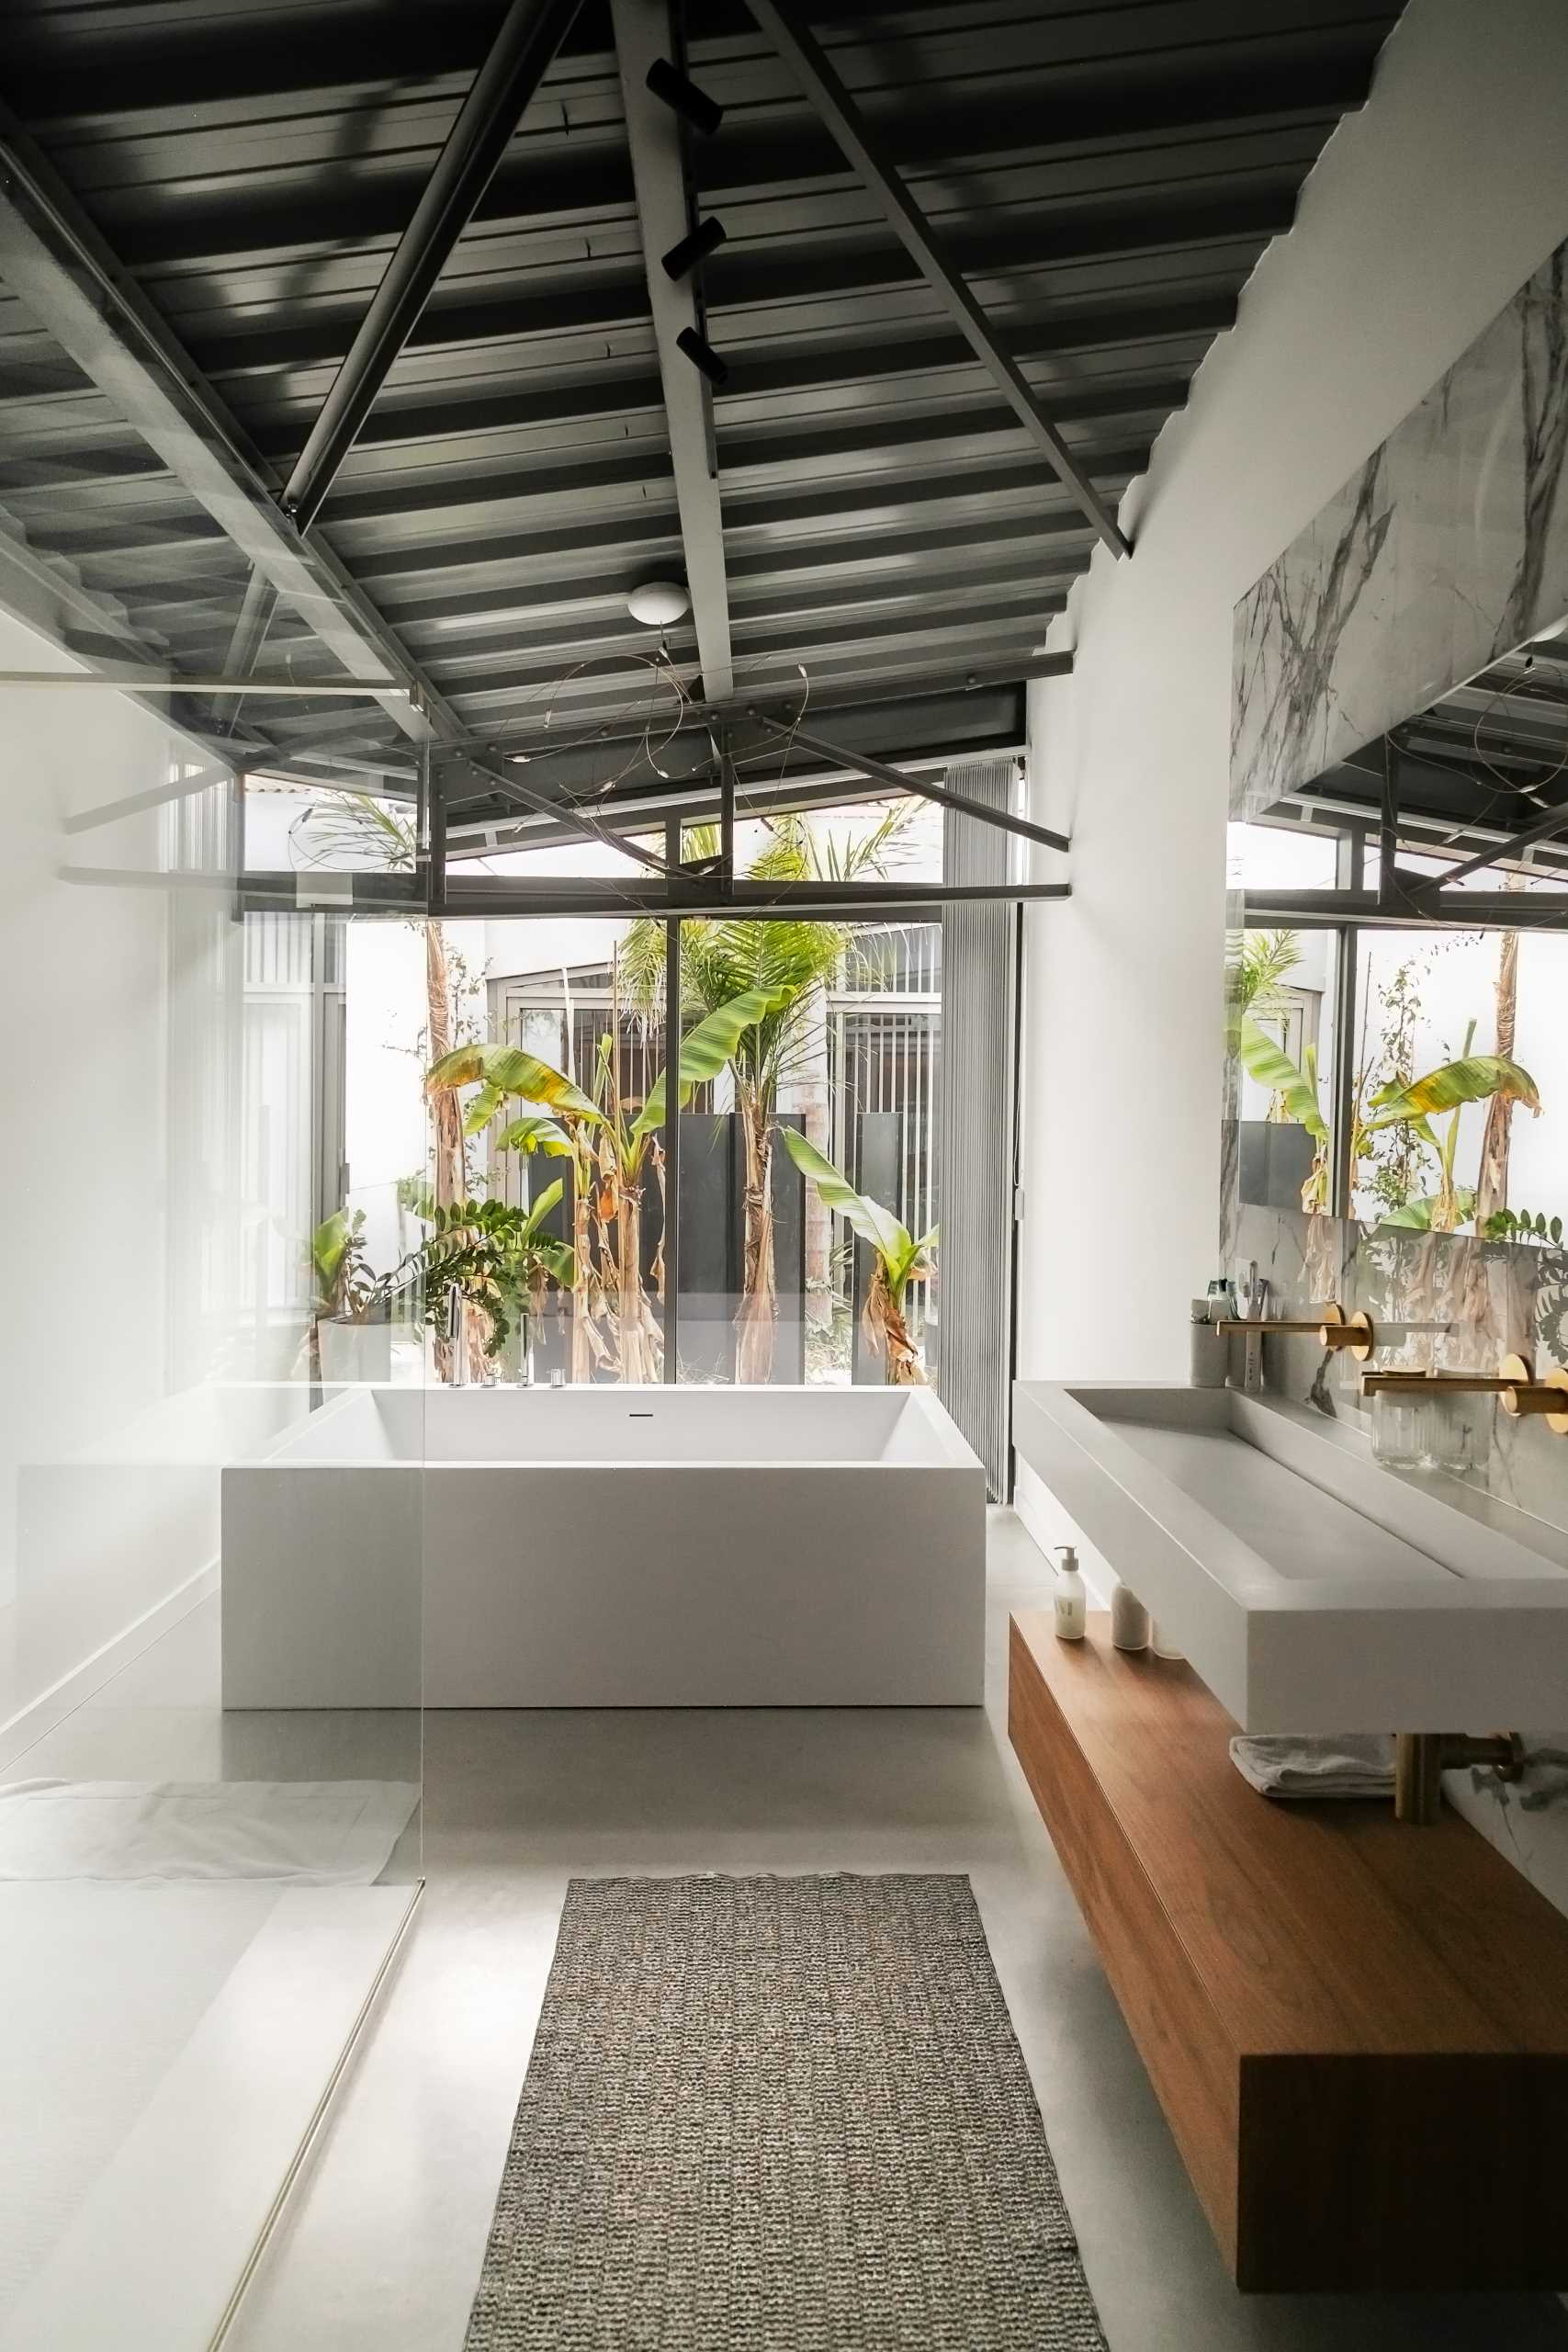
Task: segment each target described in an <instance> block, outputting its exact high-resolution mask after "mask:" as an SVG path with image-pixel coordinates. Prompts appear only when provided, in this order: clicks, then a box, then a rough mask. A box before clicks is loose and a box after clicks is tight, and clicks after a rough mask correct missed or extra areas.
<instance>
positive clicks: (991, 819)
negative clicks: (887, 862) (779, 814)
mask: <svg viewBox="0 0 1568 2352" xmlns="http://www.w3.org/2000/svg"><path fill="white" fill-rule="evenodd" d="M750 715H751V717H752V718H755V719H758V720H759V721H761V723H762V724H763V725H767V724H768V723H769V721H768V719H767V717H766V714H765V713H764V712H762V711H761V710H753V711H752V712H751V714H750ZM772 723H773V725H774V726H775V727H777V728H778V731H779V732H780V734H781V735H783V736H784V737H785V738H786V739H787V740H788V741H790V742H793V743H794V744H795V745H796V746H797V747H798V748H799V749H800V750H801V751H803V752H815V753H816V755H817V757H818V759H822V760H829V761H831V762H832V763H833V765H834V766H835V767H842V768H851V769H852V770H854V772H855V773H856V774H857V775H866V776H871V777H872V778H873V779H874V781H875V782H877V783H879V784H886V786H887V787H888V789H889V791H891V792H909V793H915V794H918V795H919V798H920V799H922V800H934V801H935V802H936V804H937V807H938V808H939V809H952V810H953V812H954V814H955V815H957V816H960V817H974V818H976V820H978V822H979V823H981V824H982V825H994V826H995V827H996V829H997V831H998V832H1003V833H1016V834H1017V835H1018V837H1019V839H1020V840H1021V841H1026V842H1039V843H1040V845H1041V846H1042V848H1044V849H1058V850H1065V849H1070V848H1071V846H1072V843H1071V842H1070V841H1069V840H1068V838H1067V835H1066V833H1057V832H1053V831H1052V830H1051V828H1050V827H1049V826H1048V825H1036V824H1034V823H1032V820H1030V819H1029V818H1027V817H1015V816H1014V815H1013V814H1012V811H1011V810H1010V809H987V808H986V807H985V806H984V804H983V803H982V802H980V801H978V800H971V799H970V798H969V797H968V796H967V794H965V793H962V792H950V791H949V790H948V789H947V786H945V785H942V784H933V783H932V782H931V778H930V777H929V776H923V775H910V774H909V773H908V770H906V769H904V768H895V767H889V766H888V765H887V763H886V761H884V760H876V759H873V758H872V757H871V755H870V753H869V752H852V751H846V750H844V749H843V748H842V747H841V746H840V744H837V743H829V741H827V740H826V739H825V738H824V737H823V736H820V735H808V734H807V733H806V732H805V730H804V729H801V728H798V727H796V728H790V727H788V726H787V725H780V724H779V722H778V721H776V720H775V721H773V722H772Z"/></svg>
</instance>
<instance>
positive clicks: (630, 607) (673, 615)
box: [626, 580, 692, 628]
mask: <svg viewBox="0 0 1568 2352" xmlns="http://www.w3.org/2000/svg"><path fill="white" fill-rule="evenodd" d="M691 604H692V600H691V597H690V596H689V595H688V594H687V593H686V589H685V585H684V583H683V582H682V581H679V580H645V581H643V582H641V584H640V585H639V586H638V587H636V588H634V589H633V590H632V592H631V594H630V595H629V596H628V597H627V598H626V610H627V612H629V613H630V615H631V616H632V618H633V620H634V621H646V622H647V624H648V626H649V628H669V627H670V625H671V622H672V621H678V620H679V619H680V617H681V616H682V613H685V612H689V611H690V610H691Z"/></svg>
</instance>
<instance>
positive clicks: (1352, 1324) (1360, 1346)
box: [1317, 1306, 1378, 1363]
mask: <svg viewBox="0 0 1568 2352" xmlns="http://www.w3.org/2000/svg"><path fill="white" fill-rule="evenodd" d="M1317 1339H1318V1345H1319V1346H1320V1347H1324V1348H1348V1349H1349V1351H1350V1353H1351V1354H1352V1355H1353V1356H1354V1357H1355V1359H1356V1362H1357V1363H1366V1361H1367V1359H1368V1357H1369V1356H1370V1355H1371V1352H1372V1350H1373V1349H1374V1348H1375V1347H1376V1346H1377V1344H1378V1341H1377V1334H1376V1333H1375V1332H1374V1330H1373V1329H1372V1318H1371V1316H1370V1315H1369V1314H1368V1313H1367V1312H1366V1310H1365V1308H1364V1307H1358V1308H1357V1309H1356V1312H1355V1313H1354V1315H1349V1316H1348V1315H1347V1314H1346V1312H1345V1309H1344V1308H1343V1307H1342V1306H1325V1308H1324V1310H1323V1321H1322V1323H1321V1324H1320V1325H1319V1326H1318V1333H1317Z"/></svg>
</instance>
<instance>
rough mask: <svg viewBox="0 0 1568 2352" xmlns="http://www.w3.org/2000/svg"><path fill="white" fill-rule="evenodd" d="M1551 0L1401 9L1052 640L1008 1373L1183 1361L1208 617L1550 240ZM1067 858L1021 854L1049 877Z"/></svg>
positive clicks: (1201, 1206) (1207, 902)
mask: <svg viewBox="0 0 1568 2352" xmlns="http://www.w3.org/2000/svg"><path fill="white" fill-rule="evenodd" d="M1565 89H1568V8H1565V7H1563V6H1562V0H1490V4H1489V5H1488V6H1485V7H1478V6H1475V5H1474V0H1411V5H1410V6H1409V8H1408V10H1407V12H1406V14H1405V16H1404V18H1403V19H1402V21H1401V23H1400V25H1399V26H1398V28H1396V30H1395V32H1394V33H1393V37H1392V39H1391V40H1390V41H1389V43H1388V45H1387V47H1386V49H1385V51H1384V52H1383V56H1382V62H1381V63H1380V66H1379V69H1378V74H1377V77H1376V80H1375V82H1374V85H1373V88H1372V93H1371V100H1370V102H1369V104H1368V105H1367V107H1365V108H1364V109H1363V111H1362V112H1361V113H1360V114H1359V115H1357V116H1354V117H1352V118H1350V119H1348V120H1347V121H1346V122H1345V123H1344V124H1343V125H1342V126H1341V127H1340V129H1339V130H1338V131H1337V133H1336V134H1335V136H1334V138H1333V139H1332V140H1331V141H1330V142H1329V145H1328V147H1327V148H1326V150H1325V153H1324V156H1323V158H1322V161H1321V162H1320V164H1318V167H1317V169H1316V170H1315V171H1314V174H1313V175H1312V177H1311V178H1310V180H1309V181H1308V183H1307V185H1306V187H1305V189H1304V190H1303V197H1302V201H1301V207H1300V210H1299V214H1298V218H1297V223H1296V226H1295V228H1294V229H1293V230H1292V232H1291V234H1290V235H1289V236H1288V237H1285V238H1283V239H1280V240H1278V241H1276V243H1274V244H1273V245H1272V246H1271V247H1270V248H1269V252H1268V253H1267V254H1265V255H1264V257H1263V260H1262V261H1261V262H1260V264H1259V265H1258V269H1257V270H1256V272H1255V273H1254V276H1253V277H1252V279H1251V281H1250V283H1249V284H1248V286H1247V289H1246V292H1245V293H1244V295H1243V298H1242V303H1241V311H1240V317H1239V320H1238V323H1237V325H1236V328H1235V332H1234V333H1232V334H1228V335H1225V336H1223V337H1222V338H1221V339H1220V340H1219V342H1218V343H1217V344H1216V345H1215V346H1214V348H1213V351H1212V352H1211V354H1210V356H1209V357H1208V358H1207V360H1206V361H1205V362H1204V365H1203V367H1202V368H1201V369H1200V371H1199V373H1198V375H1197V377H1196V379H1194V382H1193V386H1192V391H1191V396H1190V401H1189V402H1188V405H1187V407H1186V409H1185V410H1184V411H1183V412H1182V413H1179V415H1177V416H1176V417H1174V418H1173V419H1172V420H1171V422H1170V424H1168V426H1167V427H1166V430H1165V431H1164V433H1162V435H1160V438H1159V441H1158V442H1157V444H1156V448H1155V452H1154V456H1153V458H1152V461H1151V464H1150V468H1149V471H1148V474H1147V475H1146V477H1145V478H1144V479H1143V480H1141V481H1138V482H1135V483H1134V485H1133V487H1132V488H1131V489H1130V491H1129V492H1128V493H1127V497H1126V499H1125V500H1124V501H1123V503H1122V523H1123V526H1124V527H1125V528H1126V529H1127V530H1128V531H1129V532H1130V534H1131V535H1132V537H1133V538H1134V555H1133V557H1132V559H1131V560H1130V561H1126V562H1123V563H1121V564H1115V563H1113V562H1112V560H1111V557H1110V556H1109V554H1108V553H1106V551H1105V550H1103V549H1101V550H1100V551H1099V552H1098V553H1097V554H1096V556H1095V559H1094V562H1093V565H1092V567H1091V570H1090V571H1089V574H1088V575H1087V577H1086V578H1085V579H1084V580H1083V581H1081V582H1079V583H1078V586H1077V589H1076V591H1075V593H1074V596H1073V599H1072V603H1071V606H1070V608H1069V611H1068V612H1067V613H1066V615H1065V616H1063V617H1062V619H1061V620H1060V621H1058V622H1057V623H1056V624H1055V627H1054V628H1053V630H1052V632H1051V636H1050V639H1049V642H1050V643H1051V645H1052V647H1053V649H1054V650H1056V649H1061V648H1065V647H1067V646H1072V647H1074V648H1075V649H1076V654H1077V666H1076V670H1075V673H1074V675H1073V676H1072V677H1071V678H1068V679H1062V680H1052V681H1049V682H1045V683H1043V684H1037V685H1035V686H1034V687H1033V688H1032V695H1031V741H1032V751H1031V774H1032V801H1033V811H1034V814H1035V816H1036V817H1037V818H1039V819H1041V820H1043V821H1044V822H1046V823H1049V824H1052V825H1055V826H1059V827H1062V828H1064V829H1065V830H1066V831H1070V832H1071V834H1072V836H1073V842H1074V847H1073V854H1072V859H1071V879H1072V887H1073V897H1072V898H1071V899H1070V900H1068V901H1066V903H1065V904H1060V905H1053V906H1046V907H1043V908H1041V909H1037V910H1033V911H1032V913H1031V914H1030V916H1029V917H1028V931H1027V939H1028V962H1027V978H1026V992H1027V996H1026V1012H1025V1021H1026V1026H1025V1033H1024V1053H1025V1083H1026V1103H1025V1114H1024V1153H1023V1175H1024V1185H1025V1221H1024V1229H1023V1237H1022V1256H1021V1296H1020V1368H1021V1371H1022V1372H1023V1373H1024V1374H1026V1375H1033V1376H1040V1377H1069V1378H1070V1377H1094V1378H1116V1377H1121V1376H1123V1375H1129V1374H1131V1375H1138V1376H1143V1377H1146V1378H1176V1379H1184V1378H1185V1376H1186V1357H1187V1338H1186V1332H1185V1329H1184V1325H1185V1322H1186V1316H1187V1304H1186V1303H1187V1301H1188V1299H1189V1298H1190V1296H1191V1295H1194V1293H1196V1292H1199V1291H1201V1290H1202V1289H1203V1287H1204V1285H1205V1283H1207V1281H1208V1278H1209V1276H1210V1275H1211V1274H1212V1273H1213V1272H1214V1271H1215V1266H1214V1256H1215V1248H1216V1237H1217V1227H1218V1191H1219V1123H1220V1082H1221V1065H1222V979H1221V973H1222V965H1223V957H1224V863H1225V859H1224V828H1225V817H1226V806H1227V784H1228V774H1227V771H1228V753H1229V720H1230V662H1231V615H1232V608H1233V606H1234V605H1235V601H1236V599H1237V598H1238V597H1239V596H1240V595H1241V594H1243V593H1244V591H1245V590H1246V589H1247V588H1248V587H1249V586H1250V585H1251V584H1252V582H1254V581H1255V580H1256V579H1257V578H1258V575H1259V573H1260V572H1262V571H1264V570H1265V569H1266V568H1267V566H1268V565H1269V563H1270V562H1271V561H1272V560H1273V559H1274V558H1275V556H1276V555H1278V553H1279V552H1280V548H1283V547H1284V546H1286V545H1287V543H1288V542H1289V541H1290V540H1291V539H1292V537H1293V536H1294V535H1295V533H1296V532H1297V531H1298V530H1299V529H1300V528H1301V527H1302V526H1303V524H1304V523H1305V522H1306V521H1307V520H1308V519H1309V518H1310V517H1311V515H1314V513H1315V512H1316V511H1317V509H1318V508H1319V506H1321V505H1322V504H1323V503H1324V501H1325V499H1326V498H1327V497H1328V496H1329V494H1330V493H1331V492H1333V491H1334V490H1335V489H1336V488H1337V486H1338V485H1339V483H1340V482H1342V481H1344V480H1345V478H1346V476H1347V475H1348V473H1349V472H1350V471H1351V470H1352V469H1353V468H1354V467H1355V466H1356V465H1357V463H1358V462H1359V460H1360V459H1361V458H1364V457H1365V456H1366V454H1367V452H1368V451H1369V450H1370V449H1371V448H1372V447H1374V446H1375V444H1376V443H1377V442H1378V441H1379V440H1380V439H1381V438H1382V436H1383V435H1385V434H1386V433H1387V432H1388V431H1389V430H1390V429H1391V427H1392V426H1393V425H1394V424H1396V423H1397V422H1398V421H1399V419H1400V418H1401V417H1402V416H1403V415H1404V413H1405V412H1406V411H1407V410H1408V409H1409V408H1411V407H1412V406H1413V405H1414V404H1415V402H1416V401H1417V400H1419V399H1420V397H1421V395H1422V394H1423V393H1424V392H1425V391H1426V390H1427V388H1428V386H1429V385H1430V384H1432V383H1433V382H1434V381H1435V380H1436V379H1437V378H1438V376H1439V375H1440V374H1441V373H1442V372H1443V370H1444V368H1447V367H1448V366H1450V363H1451V362H1452V361H1453V360H1454V359H1455V358H1457V357H1458V356H1459V354H1460V353H1461V351H1462V350H1463V349H1464V347H1465V345H1467V344H1468V343H1469V342H1470V341H1471V340H1472V337H1473V336H1474V335H1475V334H1477V333H1478V332H1479V331H1480V330H1481V328H1483V326H1484V325H1485V324H1486V322H1487V321H1488V320H1489V319H1491V318H1492V317H1493V316H1494V315H1495V312H1496V311H1498V310H1500V309H1501V307H1502V305H1503V304H1504V303H1505V302H1506V300H1507V299H1508V297H1509V296H1510V295H1511V294H1512V293H1513V292H1514V290H1515V288H1517V286H1518V285H1520V284H1521V283H1522V281H1523V280H1524V279H1525V278H1526V277H1528V276H1529V274H1530V272H1531V271H1532V270H1533V269H1534V268H1536V267H1537V266H1539V264H1540V262H1541V260H1542V259H1543V258H1544V256H1545V255H1546V254H1548V253H1549V252H1550V251H1551V248H1552V247H1553V245H1555V244H1556V243H1559V242H1560V241H1561V240H1562V237H1563V236H1564V235H1565V234H1568V175H1565V174H1564V172H1563V168H1562V157H1563V111H1562V96H1563V92H1564V90H1565ZM1057 866H1058V861H1056V860H1055V859H1052V858H1050V857H1049V856H1047V855H1046V854H1044V853H1042V854H1040V859H1039V863H1038V868H1037V871H1038V873H1039V875H1040V877H1041V878H1042V879H1048V878H1051V877H1052V876H1053V874H1054V873H1055V870H1056V869H1057Z"/></svg>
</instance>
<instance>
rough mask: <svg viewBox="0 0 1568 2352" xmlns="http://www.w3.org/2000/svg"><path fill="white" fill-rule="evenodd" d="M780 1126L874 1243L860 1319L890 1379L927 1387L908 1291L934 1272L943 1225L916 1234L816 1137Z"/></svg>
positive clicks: (801, 1161)
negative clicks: (908, 1316)
mask: <svg viewBox="0 0 1568 2352" xmlns="http://www.w3.org/2000/svg"><path fill="white" fill-rule="evenodd" d="M781 1132H782V1134H783V1136H784V1149H785V1150H786V1151H787V1152H788V1154H789V1156H790V1158H791V1159H793V1160H794V1162H795V1166H796V1167H797V1168H798V1169H799V1170H800V1172H801V1174H802V1175H803V1176H804V1177H805V1178H806V1179H807V1182H809V1183H811V1184H814V1185H815V1186H816V1188H817V1191H818V1194H819V1195H820V1197H821V1200H822V1203H823V1205H824V1206H825V1207H827V1208H829V1209H834V1210H836V1211H837V1212H838V1214H839V1216H841V1217H843V1218H845V1219H846V1220H847V1221H848V1223H849V1224H850V1226H851V1227H852V1228H853V1230H854V1231H855V1232H856V1233H858V1234H859V1235H860V1238H861V1239H862V1240H863V1241H865V1242H868V1243H869V1244H870V1246H871V1249H872V1250H873V1252H874V1256H875V1259H876V1272H875V1273H874V1276H873V1277H872V1284H871V1293H870V1295H869V1297H868V1298H867V1300H866V1302H865V1312H864V1314H863V1317H862V1318H861V1321H862V1327H863V1330H864V1332H865V1337H866V1344H867V1346H868V1347H869V1348H870V1350H871V1351H872V1353H873V1354H874V1355H876V1356H880V1357H881V1358H882V1359H883V1362H884V1363H885V1365H886V1380H887V1383H888V1385H890V1386H892V1387H895V1388H923V1387H924V1386H925V1385H926V1376H925V1374H924V1373H923V1371H922V1370H921V1369H920V1360H919V1354H918V1353H917V1352H916V1349H915V1344H914V1342H913V1340H911V1339H910V1337H909V1327H908V1323H907V1322H906V1321H905V1319H904V1295H905V1293H906V1291H907V1290H908V1286H909V1284H910V1283H911V1282H917V1281H921V1280H924V1279H926V1278H928V1277H929V1276H930V1275H931V1274H932V1273H934V1272H935V1271H936V1264H935V1260H934V1259H933V1257H932V1255H931V1252H932V1251H933V1250H934V1249H935V1248H936V1243H937V1236H938V1233H939V1231H940V1228H939V1227H937V1226H934V1225H933V1226H932V1227H931V1231H930V1232H929V1233H922V1234H921V1235H920V1237H919V1240H916V1238H914V1236H913V1235H912V1234H911V1233H910V1231H909V1229H908V1226H905V1225H901V1224H900V1223H899V1221H898V1219H897V1217H896V1216H894V1214H893V1212H892V1210H891V1209H888V1208H884V1206H883V1204H882V1203H881V1202H880V1201H874V1200H873V1199H872V1198H871V1195H870V1194H869V1193H857V1192H856V1190H855V1188H854V1186H853V1185H852V1183H851V1182H850V1181H849V1179H848V1177H847V1176H845V1175H843V1174H842V1173H841V1172H840V1170H838V1169H837V1168H835V1167H834V1165H833V1163H832V1161H831V1160H830V1159H829V1158H828V1157H827V1155H826V1154H825V1153H824V1152H820V1151H818V1148H817V1147H816V1145H815V1144H814V1143H810V1142H808V1141H807V1137H806V1136H803V1135H797V1134H796V1132H795V1129H794V1128H793V1127H784V1128H783V1129H782V1130H781Z"/></svg>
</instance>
